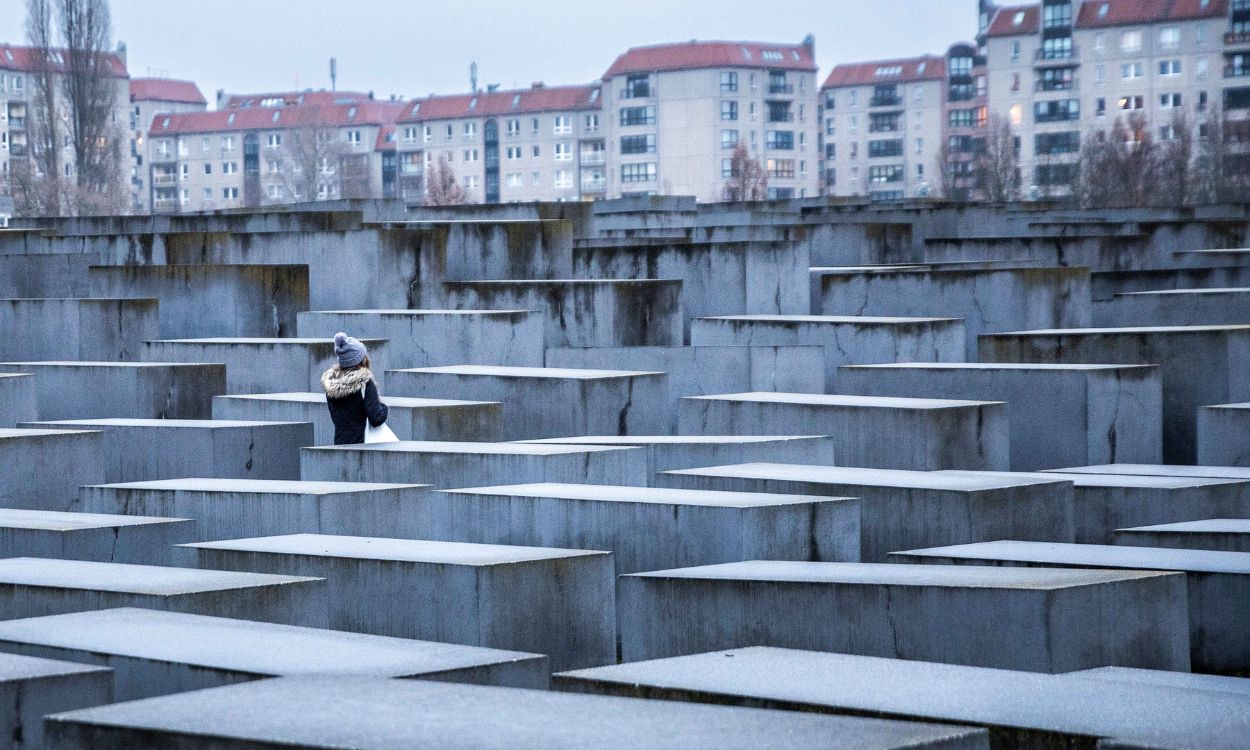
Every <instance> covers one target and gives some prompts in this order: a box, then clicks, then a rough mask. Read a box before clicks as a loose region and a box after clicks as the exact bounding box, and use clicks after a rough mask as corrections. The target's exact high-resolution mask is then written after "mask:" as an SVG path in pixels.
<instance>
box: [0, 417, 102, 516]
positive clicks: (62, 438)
mask: <svg viewBox="0 0 1250 750" xmlns="http://www.w3.org/2000/svg"><path fill="white" fill-rule="evenodd" d="M0 466H2V467H4V480H3V481H0V508H24V509H26V510H60V511H66V510H77V509H78V488H79V486H81V485H84V484H91V483H93V482H102V481H104V475H105V462H104V438H103V436H102V435H101V434H100V433H99V432H93V431H85V430H23V429H12V430H11V429H0Z"/></svg>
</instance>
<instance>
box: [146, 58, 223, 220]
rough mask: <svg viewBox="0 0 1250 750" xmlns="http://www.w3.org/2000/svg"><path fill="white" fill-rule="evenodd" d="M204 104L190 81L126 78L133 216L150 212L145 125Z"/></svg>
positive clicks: (203, 99) (198, 91)
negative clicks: (127, 79) (162, 114)
mask: <svg viewBox="0 0 1250 750" xmlns="http://www.w3.org/2000/svg"><path fill="white" fill-rule="evenodd" d="M207 108H208V101H207V100H206V99H205V98H204V95H203V94H202V93H200V87H199V86H196V85H195V83H194V82H193V81H179V80H175V79H172V78H132V79H130V131H131V135H130V158H131V162H132V164H131V167H130V174H129V175H128V176H129V179H130V204H131V210H133V211H134V212H135V213H139V214H145V213H149V212H151V210H152V186H151V185H150V184H149V170H148V160H147V142H148V132H147V128H148V125H150V124H151V123H152V120H153V119H155V117H156V115H157V114H161V113H166V112H203V111H205V110H206V109H207Z"/></svg>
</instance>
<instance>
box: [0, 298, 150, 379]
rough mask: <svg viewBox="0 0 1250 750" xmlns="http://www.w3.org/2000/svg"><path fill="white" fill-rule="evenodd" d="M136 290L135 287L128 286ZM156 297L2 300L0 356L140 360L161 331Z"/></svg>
mask: <svg viewBox="0 0 1250 750" xmlns="http://www.w3.org/2000/svg"><path fill="white" fill-rule="evenodd" d="M125 294H126V295H127V296H132V297H133V296H135V293H134V291H133V290H127V291H126V292H125ZM157 307H158V303H157V301H156V300H155V299H115V298H114V299H5V300H0V330H3V331H20V332H21V335H11V336H4V337H2V338H0V361H4V360H21V359H34V360H39V359H69V360H73V359H81V360H136V359H139V358H140V356H139V355H140V354H141V353H142V350H143V342H144V341H147V340H148V339H154V338H157V337H158V336H159V335H160V332H161V329H160V322H159V320H158V319H157Z"/></svg>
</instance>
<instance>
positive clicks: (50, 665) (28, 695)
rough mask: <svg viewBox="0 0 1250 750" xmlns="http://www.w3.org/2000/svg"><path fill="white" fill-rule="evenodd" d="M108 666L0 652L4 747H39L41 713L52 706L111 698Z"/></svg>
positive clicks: (74, 706) (51, 710) (100, 702)
mask: <svg viewBox="0 0 1250 750" xmlns="http://www.w3.org/2000/svg"><path fill="white" fill-rule="evenodd" d="M112 688H113V679H112V675H111V674H110V673H109V670H108V669H104V668H101V667H88V666H83V665H80V664H70V663H68V662H63V661H52V660H50V659H36V658H33V657H29V656H15V655H13V654H3V655H0V706H4V708H3V709H0V733H2V734H0V736H3V737H4V747H5V748H13V750H18V749H19V748H41V747H44V744H43V717H44V716H45V715H46V714H49V713H56V712H58V711H73V710H75V709H79V708H88V707H90V706H99V705H103V704H106V703H110V702H112V700H113V689H112Z"/></svg>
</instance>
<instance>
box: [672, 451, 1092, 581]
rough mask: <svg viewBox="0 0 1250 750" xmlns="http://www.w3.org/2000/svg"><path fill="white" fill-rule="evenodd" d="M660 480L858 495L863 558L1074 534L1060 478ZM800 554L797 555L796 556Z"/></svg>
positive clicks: (772, 472)
mask: <svg viewBox="0 0 1250 750" xmlns="http://www.w3.org/2000/svg"><path fill="white" fill-rule="evenodd" d="M658 481H659V483H660V484H661V485H664V486H667V487H685V488H690V489H703V490H721V491H737V492H779V493H786V494H794V495H815V496H824V497H855V498H859V501H860V502H859V513H860V522H859V526H860V545H859V546H860V554H861V557H860V560H862V561H864V562H891V560H890V558H889V554H890V553H891V552H894V551H896V550H900V549H910V548H912V547H915V546H917V544H922V545H923V546H934V545H935V544H936V543H935V542H933V541H928V542H923V543H921V542H919V541H918V540H921V539H926V540H936V539H944V540H949V541H945V542H941V544H952V543H959V542H971V541H987V540H992V539H1036V540H1046V541H1070V540H1071V539H1072V538H1073V515H1074V511H1073V490H1072V486H1071V484H1070V483H1068V482H1066V481H1059V480H1047V479H1045V478H1042V479H1031V478H1025V477H1019V478H1011V477H995V476H989V475H968V476H960V475H955V474H947V473H943V472H922V471H899V470H890V469H856V468H844V467H830V466H795V465H792V464H778V463H754V464H738V465H734V466H709V467H706V468H701V469H686V470H681V471H667V472H664V473H663V474H661V475H660V476H659V477H658ZM796 559H797V558H796Z"/></svg>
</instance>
